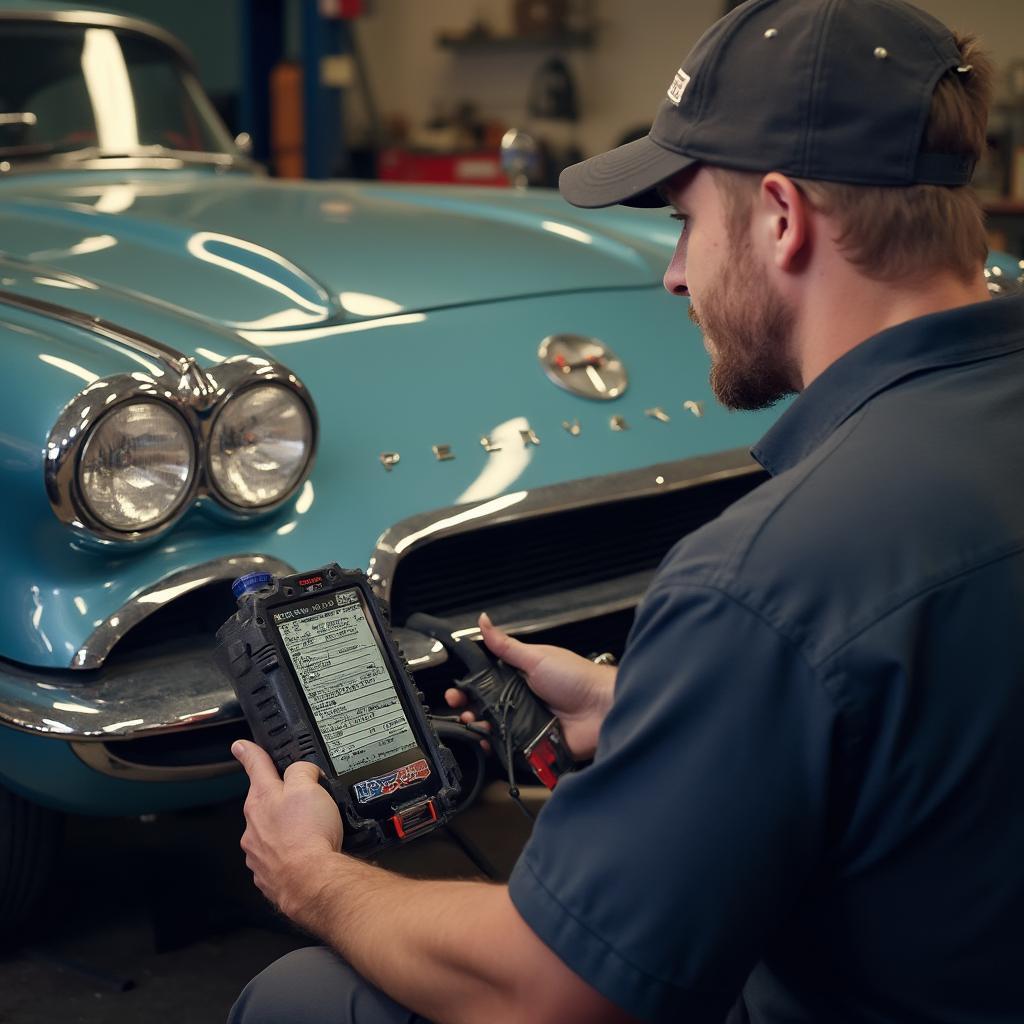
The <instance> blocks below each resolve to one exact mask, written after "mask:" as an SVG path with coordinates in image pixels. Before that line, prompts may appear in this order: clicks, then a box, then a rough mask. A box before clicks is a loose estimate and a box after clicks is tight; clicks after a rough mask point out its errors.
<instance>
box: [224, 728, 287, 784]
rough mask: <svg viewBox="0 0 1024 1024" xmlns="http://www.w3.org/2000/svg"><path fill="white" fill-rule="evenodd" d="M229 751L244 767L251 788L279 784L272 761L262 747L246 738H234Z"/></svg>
mask: <svg viewBox="0 0 1024 1024" xmlns="http://www.w3.org/2000/svg"><path fill="white" fill-rule="evenodd" d="M231 753H232V755H233V756H234V757H235V759H236V760H237V761H238V763H239V764H240V765H241V766H242V767H243V768H244V769H245V773H246V775H248V776H249V784H250V785H251V786H252V788H253V789H260V790H262V789H270V788H272V787H273V786H274V785H275V784H280V782H281V780H280V778H279V777H278V774H277V769H276V768H275V767H274V762H273V761H271V760H270V755H269V754H268V753H267V752H266V751H265V750H264V749H263V748H262V747H260V746H258V745H257V744H255V743H249V742H248V741H247V740H235V742H234V743H232V744H231Z"/></svg>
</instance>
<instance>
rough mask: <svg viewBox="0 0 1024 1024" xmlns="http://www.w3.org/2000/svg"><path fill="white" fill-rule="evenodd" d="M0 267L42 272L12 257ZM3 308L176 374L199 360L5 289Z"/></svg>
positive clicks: (63, 277)
mask: <svg viewBox="0 0 1024 1024" xmlns="http://www.w3.org/2000/svg"><path fill="white" fill-rule="evenodd" d="M0 263H8V264H12V263H13V264H17V265H18V266H20V267H22V268H24V269H26V270H28V269H31V270H33V271H34V272H36V273H38V271H39V268H38V267H32V265H31V264H29V263H26V262H24V261H23V260H16V259H12V258H11V257H9V256H4V257H3V258H2V259H0ZM47 274H48V275H49V276H51V277H57V278H58V279H61V280H70V281H73V280H75V279H74V278H73V277H71V275H62V274H60V272H58V273H56V274H51V273H50V270H49V268H47ZM0 304H3V305H5V306H14V307H15V308H16V309H23V310H25V311H26V312H28V313H37V314H39V315H40V316H45V317H49V319H51V320H59V321H60V322H61V323H65V324H70V325H71V326H72V327H78V328H80V329H81V330H84V331H89V333H90V334H96V335H98V336H99V337H101V338H103V339H105V340H106V341H113V342H114V343H115V344H117V345H122V346H124V347H125V348H128V349H131V350H132V351H133V352H137V353H139V355H143V356H147V357H148V358H150V359H155V360H157V361H158V362H160V363H161V365H162V366H163V367H164V368H165V369H166V370H168V371H170V372H171V373H174V374H181V373H185V372H187V371H188V369H189V368H190V365H192V364H194V363H195V360H190V359H189V357H188V356H186V355H185V354H184V353H183V352H179V351H178V350H177V349H175V348H172V347H171V346H170V345H165V344H164V343H163V342H162V341H157V340H155V339H154V338H150V337H147V336H146V335H144V334H139V333H138V332H137V331H133V330H130V329H129V328H127V327H121V326H120V325H119V324H114V323H111V322H110V321H109V320H104V319H103V318H102V317H98V316H89V314H88V313H83V312H81V311H80V310H77V309H71V308H70V307H69V306H60V305H57V304H56V303H54V302H46V301H44V300H43V299H33V298H30V297H29V296H27V295H19V294H17V293H16V292H9V291H4V290H2V289H0Z"/></svg>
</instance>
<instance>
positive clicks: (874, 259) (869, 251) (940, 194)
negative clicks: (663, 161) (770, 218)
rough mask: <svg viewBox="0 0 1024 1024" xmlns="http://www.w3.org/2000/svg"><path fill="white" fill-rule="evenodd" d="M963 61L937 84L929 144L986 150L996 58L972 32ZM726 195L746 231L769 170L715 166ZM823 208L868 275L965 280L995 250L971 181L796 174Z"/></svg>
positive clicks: (733, 221)
mask: <svg viewBox="0 0 1024 1024" xmlns="http://www.w3.org/2000/svg"><path fill="white" fill-rule="evenodd" d="M955 38H956V42H957V46H958V47H959V48H960V54H961V66H962V67H965V68H966V67H968V66H970V70H969V71H967V72H966V73H964V72H960V71H954V70H951V71H949V72H947V73H946V75H945V77H943V78H942V79H941V80H940V81H939V84H938V86H937V87H936V89H935V94H934V97H933V99H932V109H931V114H930V117H929V120H928V127H927V131H926V133H925V142H924V147H923V148H924V150H925V151H927V152H933V153H955V154H958V155H967V156H970V157H972V158H973V159H975V160H978V159H980V158H981V155H982V154H983V152H984V150H985V131H986V126H987V122H988V111H989V105H990V103H991V99H992V63H991V61H990V60H989V58H988V56H987V55H986V54H985V53H984V52H983V51H982V49H981V47H980V45H979V43H978V40H977V38H976V37H975V36H973V35H956V36H955ZM712 171H713V173H714V177H715V181H716V183H717V185H718V187H719V189H720V191H721V192H722V195H723V197H724V198H725V203H726V212H727V218H728V224H729V230H730V233H731V234H732V237H733V238H734V239H735V238H738V237H742V235H744V234H745V232H746V229H747V225H748V224H749V221H750V211H751V208H752V205H753V200H754V196H755V195H756V194H757V190H758V188H759V186H760V182H761V179H762V178H763V177H764V176H763V175H762V174H751V173H749V172H746V171H731V170H725V169H724V168H712ZM795 180H796V182H797V184H798V185H799V186H800V188H801V189H802V190H803V192H804V194H805V195H806V196H807V198H808V199H809V201H810V203H811V205H812V206H813V207H814V208H815V209H816V210H818V211H819V212H820V213H822V214H824V215H825V216H827V217H831V218H833V219H834V220H835V222H836V224H837V226H838V229H839V231H838V235H837V237H836V241H837V242H838V244H839V246H840V248H841V249H842V250H843V252H844V253H845V255H846V257H847V259H848V260H849V261H850V262H851V263H852V264H854V266H856V267H858V268H859V269H860V271H861V272H862V273H864V274H865V275H866V276H867V277H870V278H873V279H877V280H885V281H899V280H906V279H910V278H914V277H918V276H920V275H921V274H922V273H928V272H932V271H934V270H935V269H936V268H946V269H948V270H951V271H953V272H954V273H956V274H957V275H958V276H959V277H961V278H962V279H963V280H965V281H969V280H970V279H971V278H972V277H974V275H975V274H977V273H978V270H979V269H980V266H981V265H982V264H983V263H984V262H985V257H986V255H987V254H988V240H987V238H986V235H985V216H984V213H983V212H982V209H981V206H980V205H979V203H978V200H977V197H976V196H975V194H974V192H973V190H972V189H971V188H969V187H959V188H948V187H946V186H943V185H911V186H908V187H905V188H883V187H877V186H865V185H846V184H842V183H838V182H828V181H807V180H804V179H795Z"/></svg>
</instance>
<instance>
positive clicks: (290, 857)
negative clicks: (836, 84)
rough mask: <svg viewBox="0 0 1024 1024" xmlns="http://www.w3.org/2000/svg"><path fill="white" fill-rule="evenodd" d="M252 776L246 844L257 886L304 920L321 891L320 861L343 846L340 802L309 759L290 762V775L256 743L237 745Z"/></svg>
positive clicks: (238, 755)
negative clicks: (307, 908)
mask: <svg viewBox="0 0 1024 1024" xmlns="http://www.w3.org/2000/svg"><path fill="white" fill-rule="evenodd" d="M231 753H232V754H233V755H234V756H235V757H236V758H237V759H238V761H239V762H240V763H241V765H242V767H243V768H244V769H245V771H246V773H247V774H248V776H249V795H248V797H246V800H245V808H244V810H245V820H246V829H245V833H244V834H243V835H242V842H241V846H242V849H243V850H244V851H245V863H246V865H247V867H248V868H249V870H250V871H252V875H253V880H254V881H255V882H256V885H257V887H258V888H259V890H260V891H261V892H262V893H263V895H264V896H266V897H267V899H269V900H270V901H271V903H273V904H274V905H275V906H277V907H278V908H279V909H280V910H281V911H282V912H283V913H285V914H287V915H288V916H289V917H291V918H293V919H294V920H296V921H298V922H299V923H300V924H301V923H302V908H303V906H304V904H306V903H307V901H308V900H309V899H310V898H311V897H312V896H313V895H314V894H315V893H314V892H313V891H312V890H311V886H313V887H315V885H316V877H317V875H318V872H317V870H316V868H317V866H318V863H322V862H324V861H325V860H326V859H328V858H329V857H330V855H332V854H335V853H337V852H338V851H339V850H340V849H341V838H342V824H341V814H340V813H339V811H338V805H337V804H336V803H335V802H334V800H333V799H332V798H331V796H330V794H329V793H328V792H327V790H325V789H324V788H323V786H321V785H320V782H319V779H320V769H319V768H317V766H316V765H315V764H311V763H310V762H309V761H296V762H295V763H294V764H291V765H289V766H288V768H287V770H286V771H285V773H284V779H283V780H282V779H281V777H280V776H279V775H278V774H277V769H276V768H275V767H274V762H273V761H271V760H270V757H269V755H268V754H267V753H266V751H265V750H263V749H262V748H261V747H259V746H257V745H256V744H255V743H249V742H246V741H245V740H238V741H237V742H235V743H234V744H232V747H231Z"/></svg>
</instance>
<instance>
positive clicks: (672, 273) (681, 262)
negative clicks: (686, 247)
mask: <svg viewBox="0 0 1024 1024" xmlns="http://www.w3.org/2000/svg"><path fill="white" fill-rule="evenodd" d="M681 248H682V246H680V247H679V248H677V249H676V251H675V254H674V255H673V257H672V260H671V262H670V263H669V265H668V269H667V270H666V271H665V276H664V277H663V278H662V281H661V283H662V284H663V285H664V286H665V291H667V292H668V293H669V295H681V296H683V297H685V296H687V295H689V294H690V290H689V288H687V287H686V258H685V257H684V255H683V254H682V253H681V252H680V251H679V249H681Z"/></svg>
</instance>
